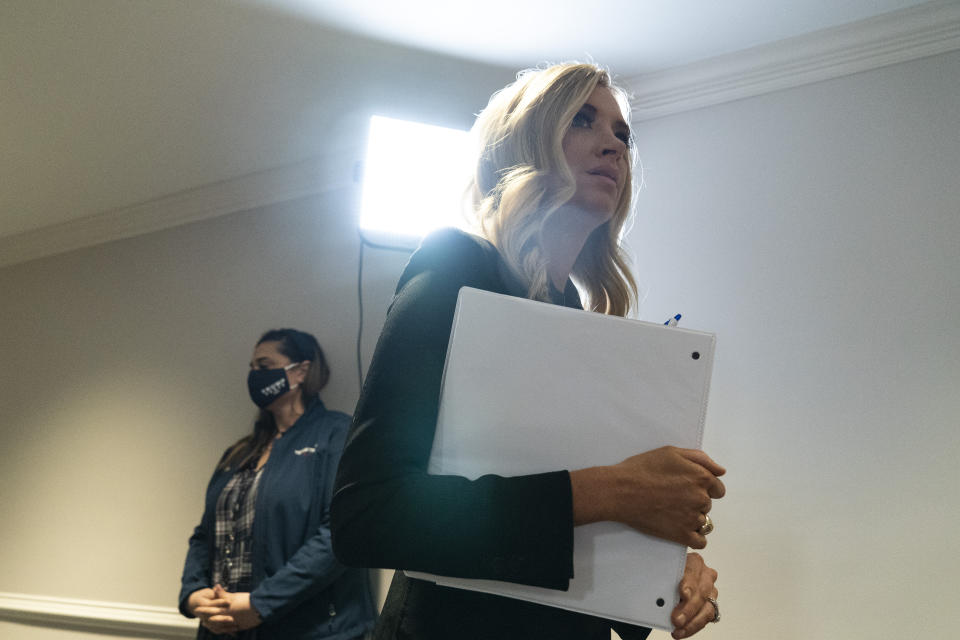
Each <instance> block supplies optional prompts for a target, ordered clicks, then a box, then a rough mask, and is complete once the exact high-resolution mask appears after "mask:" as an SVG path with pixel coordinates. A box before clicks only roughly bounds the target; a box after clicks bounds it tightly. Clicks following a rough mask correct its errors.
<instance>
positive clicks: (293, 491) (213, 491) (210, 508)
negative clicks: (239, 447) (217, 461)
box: [180, 398, 375, 640]
mask: <svg viewBox="0 0 960 640" xmlns="http://www.w3.org/2000/svg"><path fill="white" fill-rule="evenodd" d="M349 426H350V418H349V416H347V415H345V414H343V413H340V412H337V411H328V410H327V409H326V408H325V407H324V405H323V402H321V401H320V399H319V398H316V399H315V400H314V401H313V402H311V403H310V405H309V406H308V407H307V410H306V411H305V412H304V414H303V415H302V416H300V418H299V419H298V420H297V422H296V423H294V425H293V426H292V427H291V428H290V429H289V430H287V432H286V433H284V435H283V437H282V438H279V439H278V440H276V441H275V442H274V445H273V450H272V451H271V453H270V458H269V459H268V460H267V463H266V465H265V466H264V469H263V473H262V476H261V478H260V483H259V487H258V490H257V498H256V515H255V517H254V522H253V532H252V535H253V549H252V564H253V575H252V584H253V590H252V591H251V594H250V602H251V603H252V604H253V606H254V607H255V608H256V610H257V611H258V612H259V613H260V616H261V618H262V619H263V624H261V625H260V626H259V627H257V634H256V635H257V638H258V640H270V639H272V638H277V639H279V638H283V639H284V640H301V639H302V640H314V639H319V638H324V639H326V640H348V639H351V638H356V637H358V636H360V635H362V634H363V633H365V632H366V631H368V630H370V629H371V628H372V627H373V620H374V617H375V613H374V608H373V602H372V600H371V595H370V585H369V575H368V573H367V570H366V569H356V568H353V569H351V568H347V567H345V566H344V565H342V564H341V563H340V562H338V561H337V559H336V558H335V557H334V555H333V551H332V548H331V543H330V496H331V493H332V491H333V480H334V476H335V474H336V470H337V463H338V462H339V459H340V454H341V453H342V451H343V445H344V439H345V438H346V434H347V429H348V427H349ZM235 472H236V469H230V468H228V469H222V470H220V469H218V470H217V471H215V472H214V474H213V477H212V478H211V479H210V483H209V485H208V487H207V493H206V502H205V508H204V513H203V518H202V520H201V521H200V524H199V525H198V526H197V527H196V528H195V529H194V532H193V535H192V536H191V537H190V542H189V550H188V552H187V559H186V562H185V564H184V568H183V577H182V578H181V589H180V612H181V613H183V614H184V615H185V616H188V617H189V613H188V612H187V610H186V603H187V598H188V597H189V596H190V594H191V593H193V592H194V591H196V590H197V589H203V588H206V587H211V586H213V585H212V584H211V567H212V561H213V557H214V549H213V540H214V535H213V534H214V526H215V524H214V520H215V509H216V504H217V499H218V498H219V496H220V492H221V491H222V490H223V488H224V487H225V486H226V485H227V482H228V481H229V480H230V478H231V477H232V476H233V474H234V473H235Z"/></svg>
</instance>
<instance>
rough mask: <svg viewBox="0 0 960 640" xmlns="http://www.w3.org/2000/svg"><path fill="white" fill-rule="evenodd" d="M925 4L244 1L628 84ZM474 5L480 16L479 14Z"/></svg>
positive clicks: (497, 59) (891, 0) (394, 38)
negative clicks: (566, 65) (581, 66)
mask: <svg viewBox="0 0 960 640" xmlns="http://www.w3.org/2000/svg"><path fill="white" fill-rule="evenodd" d="M924 1H925V0H841V1H839V2H838V1H837V0H802V1H799V2H798V1H796V0H793V1H789V2H788V1H785V0H779V1H776V0H775V1H770V0H722V1H719V2H718V1H717V0H607V1H606V2H596V3H592V2H591V3H588V2H572V1H566V2H565V1H564V0H486V1H485V2H483V3H482V5H481V4H480V3H473V2H470V3H467V2H462V1H457V0H405V1H404V2H396V1H394V2H389V1H384V0H349V1H347V0H247V2H249V3H251V4H258V5H261V6H265V7H272V8H276V9H278V10H282V11H289V12H292V13H295V14H297V15H300V16H303V17H304V18H305V19H310V20H316V21H318V22H321V23H323V24H326V25H330V26H334V27H336V28H338V29H344V30H347V31H352V32H356V33H361V34H364V35H367V36H371V37H374V38H379V39H383V40H387V41H390V42H395V43H398V44H403V45H408V46H415V47H423V48H426V49H429V50H432V51H436V52H438V53H444V54H452V55H457V56H461V57H465V58H469V59H475V60H484V61H487V62H492V63H495V64H501V65H505V66H508V67H515V68H522V67H528V66H535V65H536V64H538V63H540V62H546V61H549V62H557V61H560V60H566V59H577V60H582V59H585V58H586V59H591V58H592V59H594V60H597V61H600V62H602V63H603V64H605V65H607V66H609V67H610V68H611V69H613V70H614V71H615V72H616V73H617V74H618V75H620V76H625V77H630V76H635V75H638V74H641V73H649V72H651V71H656V70H660V69H665V68H669V67H674V66H678V65H682V64H687V63H690V62H694V61H697V60H703V59H705V58H711V57H714V56H717V55H720V54H724V53H729V52H732V51H739V50H741V49H747V48H749V47H754V46H756V45H760V44H766V43H770V42H775V41H777V40H783V39H786V38H790V37H794V36H797V35H800V34H805V33H810V32H812V31H818V30H820V29H825V28H827V27H833V26H836V25H840V24H846V23H850V22H856V21H859V20H864V19H866V18H870V17H873V16H876V15H879V14H882V13H887V12H890V11H895V10H898V9H904V8H906V7H911V6H914V5H918V4H922V3H923V2H924ZM481 6H482V10H481V9H480V7H481Z"/></svg>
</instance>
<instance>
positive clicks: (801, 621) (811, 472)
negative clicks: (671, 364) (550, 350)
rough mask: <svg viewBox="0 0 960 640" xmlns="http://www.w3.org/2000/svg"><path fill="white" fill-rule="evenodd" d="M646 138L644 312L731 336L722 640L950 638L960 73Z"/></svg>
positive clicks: (721, 546)
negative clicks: (677, 318)
mask: <svg viewBox="0 0 960 640" xmlns="http://www.w3.org/2000/svg"><path fill="white" fill-rule="evenodd" d="M636 130H637V138H638V142H639V147H640V153H641V156H642V158H643V161H644V164H645V166H646V181H647V186H646V189H645V190H644V191H642V192H641V194H640V199H639V217H638V219H637V223H636V226H635V227H634V229H633V230H632V232H631V234H630V236H629V243H630V245H631V247H632V249H633V252H634V253H635V254H636V255H637V260H638V265H639V272H640V275H641V278H642V279H643V281H644V282H645V283H646V285H647V286H648V289H649V295H648V297H647V299H646V302H645V304H644V305H643V308H642V314H643V316H644V318H645V319H650V320H653V321H662V320H664V319H665V318H667V317H668V316H670V315H672V314H674V313H678V312H680V313H683V314H684V320H683V322H682V324H684V325H686V326H687V327H690V328H696V329H704V330H710V331H715V332H716V333H717V335H718V351H717V358H716V363H715V371H714V383H713V387H712V393H711V406H710V409H709V414H708V423H707V431H706V435H705V444H704V447H705V449H706V451H707V452H708V453H710V454H712V455H713V456H714V457H715V458H716V459H717V460H719V461H720V462H722V463H723V464H725V465H727V467H728V469H729V474H728V477H727V478H726V484H727V487H728V497H727V498H725V499H724V500H722V501H720V502H717V503H716V504H715V507H714V515H715V518H714V519H715V521H716V523H717V530H716V532H715V533H713V534H711V536H710V545H709V547H708V549H707V551H706V556H707V559H708V561H709V562H711V563H713V564H715V565H716V566H717V567H718V569H719V571H720V581H719V589H720V602H721V604H722V606H723V614H724V620H723V621H722V622H721V624H719V625H717V626H716V627H715V628H714V629H712V630H711V634H710V636H711V637H713V638H716V639H717V640H724V639H726V638H731V639H733V638H736V639H738V640H740V639H743V638H760V637H763V638H780V639H783V640H791V639H800V638H817V639H832V638H843V639H852V638H875V639H885V638H890V639H893V638H906V637H919V636H931V637H935V636H938V637H953V636H954V635H955V631H954V629H955V621H954V620H953V616H952V615H950V614H946V615H945V612H948V611H953V610H954V609H955V608H956V607H955V604H954V599H955V596H954V593H953V591H954V590H953V589H952V585H954V584H955V582H956V575H957V574H958V571H960V558H958V556H957V554H956V553H955V552H954V551H953V550H952V549H953V547H954V545H953V542H954V538H955V533H956V531H957V530H958V528H960V500H958V497H957V487H958V486H960V471H958V467H957V461H958V459H960V433H958V426H960V420H958V417H960V393H957V390H958V388H960V338H958V336H957V330H958V327H960V325H958V318H960V180H958V173H957V167H958V166H960V54H958V53H952V54H947V55H941V56H937V57H933V58H927V59H923V60H917V61H914V62H910V63H906V64H901V65H897V66H893V67H889V68H885V69H880V70H875V71H871V72H867V73H862V74H858V75H854V76H849V77H845V78H841V79H838V80H833V81H829V82H823V83H819V84H815V85H809V86H806V87H801V88H797V89H793V90H789V91H783V92H779V93H776V94H770V95H767V96H762V97H758V98H753V99H749V100H743V101H740V102H735V103H730V104H726V105H721V106H717V107H713V108H709V109H702V110H699V111H693V112H689V113H685V114H680V115H676V116H673V117H668V118H663V119H658V120H653V121H650V122H645V123H642V124H640V125H638V126H637V127H636Z"/></svg>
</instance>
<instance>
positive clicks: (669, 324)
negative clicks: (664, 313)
mask: <svg viewBox="0 0 960 640" xmlns="http://www.w3.org/2000/svg"><path fill="white" fill-rule="evenodd" d="M678 322H680V314H679V313H678V314H677V315H675V316H673V317H672V318H670V319H669V320H667V321H666V322H664V323H663V324H664V326H667V327H675V326H677V323H678Z"/></svg>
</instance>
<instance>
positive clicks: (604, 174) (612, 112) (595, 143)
mask: <svg viewBox="0 0 960 640" xmlns="http://www.w3.org/2000/svg"><path fill="white" fill-rule="evenodd" d="M629 145H630V125H628V124H627V123H626V122H625V121H624V119H623V114H622V113H621V111H620V105H619V104H618V103H617V100H616V99H615V98H614V97H613V93H611V91H610V90H609V89H607V88H606V87H597V88H596V89H594V91H593V93H591V94H590V97H589V98H588V99H587V101H586V102H585V103H584V105H583V106H582V107H580V110H579V111H578V112H577V115H576V116H574V118H573V122H572V123H571V124H570V128H569V129H568V130H567V132H566V133H565V134H564V136H563V154H564V157H565V158H566V160H567V166H569V167H570V172H571V173H572V174H573V178H574V180H575V181H576V187H577V191H576V193H575V194H574V196H573V198H571V199H570V200H569V201H568V202H567V206H575V207H576V208H578V209H580V210H583V211H585V212H587V213H589V214H591V215H592V216H595V217H596V224H598V225H599V224H603V223H604V222H606V221H607V220H609V219H610V217H611V216H612V215H613V212H614V211H615V210H616V208H617V203H618V202H620V196H621V194H623V189H624V185H625V184H626V179H627V175H628V173H629V170H630V168H629V164H628V157H627V154H628V150H629Z"/></svg>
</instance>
